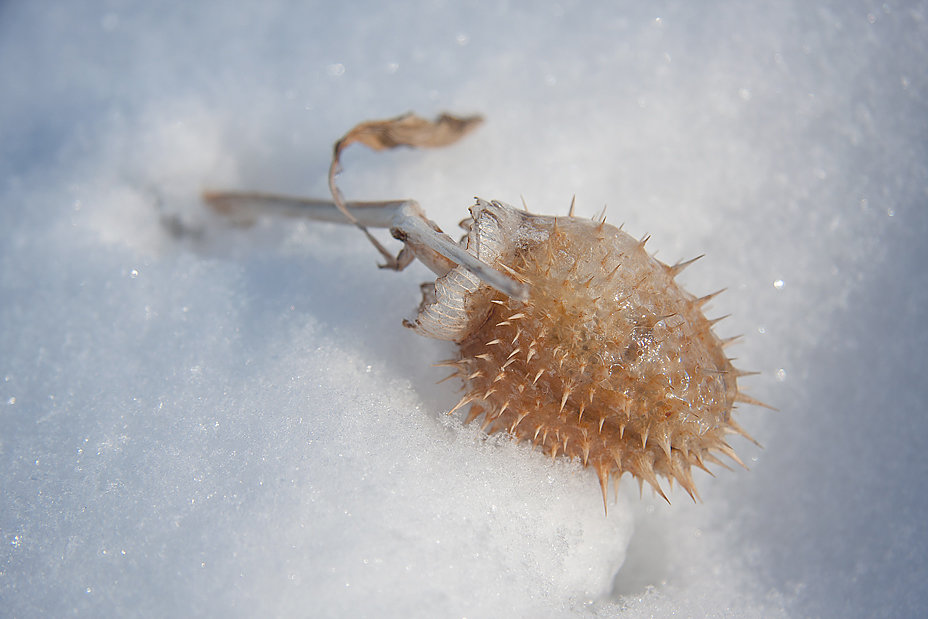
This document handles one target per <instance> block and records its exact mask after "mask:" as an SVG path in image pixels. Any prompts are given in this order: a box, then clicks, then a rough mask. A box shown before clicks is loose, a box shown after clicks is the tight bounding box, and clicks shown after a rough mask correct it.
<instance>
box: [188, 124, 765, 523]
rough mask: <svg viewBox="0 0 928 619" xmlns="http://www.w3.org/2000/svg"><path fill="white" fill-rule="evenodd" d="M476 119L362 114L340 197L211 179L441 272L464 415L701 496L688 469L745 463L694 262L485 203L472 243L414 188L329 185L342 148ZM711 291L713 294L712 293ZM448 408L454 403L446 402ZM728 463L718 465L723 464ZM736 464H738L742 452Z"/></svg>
mask: <svg viewBox="0 0 928 619" xmlns="http://www.w3.org/2000/svg"><path fill="white" fill-rule="evenodd" d="M480 122H481V119H480V117H468V118H458V117H454V116H449V115H442V116H440V117H439V118H437V119H436V120H435V121H427V120H425V119H422V118H419V117H417V116H415V115H411V114H410V115H403V116H399V117H397V118H393V119H387V120H381V121H370V122H365V123H361V124H359V125H357V126H356V127H355V128H353V129H352V130H351V131H349V132H348V133H347V134H345V136H344V137H343V138H342V139H341V140H339V141H338V142H337V143H336V145H335V150H334V157H333V159H332V165H331V167H330V170H329V188H330V190H331V192H332V198H333V202H328V201H325V200H317V199H311V198H310V199H305V198H293V197H288V196H278V195H272V194H261V193H254V192H244V193H242V192H207V193H205V194H204V199H205V200H206V202H207V203H208V204H210V206H212V207H213V208H214V209H215V210H216V211H218V212H220V213H223V214H224V215H226V216H228V217H230V219H231V220H232V221H234V222H238V223H247V222H250V221H252V220H253V219H254V218H255V217H256V216H259V215H260V214H268V213H270V214H277V215H280V216H286V217H305V218H308V219H313V220H321V221H337V222H342V223H351V224H353V225H355V226H357V227H358V228H360V229H361V230H362V231H363V232H364V233H365V235H366V236H367V238H368V239H369V240H370V241H371V242H372V243H373V244H374V246H375V247H376V248H377V249H378V251H380V253H381V255H382V256H383V257H384V259H385V260H386V262H385V264H383V265H382V266H384V267H387V268H391V269H395V270H401V269H403V268H405V267H406V266H408V265H409V264H410V263H411V262H412V260H414V259H416V258H418V259H419V260H420V261H421V262H422V263H423V264H425V265H426V266H427V267H428V268H430V269H431V270H432V271H434V272H435V274H436V275H437V276H438V279H436V280H435V282H434V283H428V284H424V285H423V300H422V304H421V306H420V311H419V314H418V316H417V317H416V320H415V322H414V323H409V322H406V323H405V324H406V325H407V326H409V327H412V328H414V329H416V330H417V331H418V332H419V333H421V334H422V335H426V336H429V337H435V338H439V339H443V340H450V341H454V342H457V343H458V345H459V350H460V355H459V358H458V359H455V360H452V361H451V362H449V364H450V365H452V366H453V367H455V368H456V373H457V374H458V375H459V376H460V377H461V378H462V379H463V382H464V387H465V395H464V397H462V398H461V400H460V402H459V403H458V405H457V406H455V407H454V410H457V409H459V408H462V407H465V406H469V407H470V413H469V415H468V417H467V419H468V422H469V421H471V420H473V419H476V418H482V419H483V427H484V428H486V429H487V431H489V432H508V433H509V434H511V435H512V436H514V437H515V438H516V439H518V440H524V441H531V442H532V443H533V445H538V446H540V447H541V449H543V450H544V451H545V452H546V453H548V454H550V455H551V456H552V457H557V456H559V455H566V456H568V457H571V458H577V459H579V460H580V461H581V462H582V463H583V464H584V466H590V467H593V468H594V469H595V470H596V472H597V474H598V475H599V481H600V485H601V487H602V492H603V504H604V506H605V505H606V491H607V486H608V484H609V481H610V479H611V480H615V482H616V483H618V479H619V478H620V477H621V476H622V475H623V474H624V473H629V474H631V475H632V476H633V477H635V478H637V479H638V483H639V485H642V484H643V483H644V482H647V483H648V484H649V485H651V486H652V487H653V488H654V490H655V491H656V492H657V493H658V494H660V495H661V496H663V497H664V498H665V499H666V498H667V497H666V496H665V495H664V492H663V491H662V490H661V487H660V484H659V482H658V476H662V477H665V478H667V479H668V480H669V481H670V482H671V484H672V483H673V481H674V480H676V481H678V482H679V483H680V484H681V485H682V486H683V487H684V488H685V489H686V491H687V492H688V493H689V494H690V496H692V497H693V498H696V488H695V486H694V485H693V478H692V474H691V472H692V468H693V467H694V466H696V467H699V468H703V469H705V468H706V462H712V463H717V464H722V462H721V461H720V460H719V459H718V458H717V457H716V456H715V454H716V453H721V454H724V455H726V456H728V457H729V458H731V459H732V460H734V461H735V462H737V463H739V464H741V461H740V460H739V459H738V456H737V455H735V452H734V451H733V450H732V448H731V447H730V446H729V445H728V443H726V442H725V438H724V437H725V435H726V434H729V433H737V434H741V435H742V436H745V437H746V438H748V439H750V440H753V439H751V437H750V436H748V435H747V433H746V432H744V430H742V429H741V427H740V426H739V425H738V424H737V423H736V422H735V421H734V420H733V419H732V418H731V412H732V407H733V405H734V403H735V402H748V403H752V404H760V402H757V401H755V400H753V399H751V398H749V397H747V396H746V395H744V394H743V393H741V392H740V391H738V386H737V379H738V376H743V375H744V374H747V372H740V371H738V370H736V369H735V368H733V367H732V365H731V362H730V360H729V359H728V358H727V357H726V356H725V354H724V353H723V351H722V349H723V347H724V345H725V344H726V343H727V341H726V342H723V341H721V340H719V338H718V337H716V335H715V334H714V333H713V332H712V325H713V323H714V322H717V321H718V319H716V320H714V321H713V320H708V319H706V317H705V316H704V315H703V313H702V309H701V307H702V306H703V305H704V304H705V303H706V302H707V301H708V300H709V299H710V298H712V297H713V296H714V295H708V296H706V297H702V298H698V299H697V298H696V297H694V296H693V295H691V294H689V293H687V292H685V291H684V290H682V289H681V288H680V287H679V286H678V285H677V283H676V282H675V281H674V277H675V276H676V275H677V273H679V272H680V271H681V270H682V269H683V268H684V267H686V266H687V265H688V264H690V263H691V262H692V260H691V261H689V262H684V263H680V264H677V265H674V266H668V265H666V264H663V263H661V262H659V261H657V260H655V259H654V258H653V257H651V256H649V255H648V254H647V252H646V251H645V249H644V244H645V241H646V240H647V239H642V240H640V241H637V240H635V239H633V238H632V237H630V236H629V235H627V234H625V233H624V232H622V231H621V230H617V229H616V228H614V227H612V226H609V225H606V224H605V222H604V221H603V222H590V221H586V220H581V219H577V218H574V217H572V214H573V205H571V213H570V215H568V216H567V217H545V216H540V215H532V214H529V213H527V212H522V211H518V210H516V209H513V208H512V207H509V206H507V205H505V204H502V203H500V202H485V201H483V200H479V199H478V200H477V203H476V204H475V205H474V206H473V207H471V218H470V219H469V220H467V221H466V222H464V223H465V228H466V229H467V230H468V234H467V236H466V237H465V239H464V241H463V246H461V245H458V244H456V243H454V241H452V240H451V239H450V238H449V237H447V236H446V235H445V234H443V233H442V232H441V230H440V229H439V228H438V226H437V225H435V224H434V223H433V222H431V221H429V220H428V218H427V217H426V216H425V213H424V212H423V211H422V209H421V208H420V207H419V205H418V204H417V203H416V202H414V201H412V200H389V201H383V202H346V201H345V200H344V198H343V197H342V195H341V192H340V191H339V189H338V188H337V186H336V184H335V176H336V174H337V173H338V170H339V169H340V166H339V157H340V154H341V153H342V151H343V150H344V149H345V148H347V146H348V145H350V144H352V143H356V142H357V143H361V144H365V145H367V146H368V147H370V148H373V149H374V150H383V149H388V148H394V147H396V146H413V147H431V146H442V145H446V144H450V143H452V142H454V141H456V140H457V139H459V138H460V137H462V136H463V135H465V134H466V133H469V132H470V131H471V130H472V129H473V128H474V127H476V126H478V125H479V124H480ZM383 227H387V228H390V231H391V233H392V234H393V236H394V237H395V238H397V239H400V240H401V241H403V243H404V247H403V250H402V251H401V252H400V253H399V255H397V256H396V257H393V256H392V254H391V253H390V252H389V251H388V250H387V249H386V248H385V247H384V246H383V245H381V243H380V241H378V240H377V239H376V238H375V237H374V236H372V235H371V233H370V232H369V231H368V228H383ZM716 294H717V293H716ZM452 412H453V411H452ZM722 465H723V466H724V464H722ZM742 466H743V465H742Z"/></svg>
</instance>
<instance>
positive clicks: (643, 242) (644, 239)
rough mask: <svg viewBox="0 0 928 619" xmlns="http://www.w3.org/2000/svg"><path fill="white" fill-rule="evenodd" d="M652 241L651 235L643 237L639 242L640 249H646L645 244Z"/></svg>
mask: <svg viewBox="0 0 928 619" xmlns="http://www.w3.org/2000/svg"><path fill="white" fill-rule="evenodd" d="M650 239H651V235H650V234H645V235H644V236H643V237H641V239H640V240H639V241H638V249H644V246H645V244H646V243H647V242H648V241H649V240H650Z"/></svg>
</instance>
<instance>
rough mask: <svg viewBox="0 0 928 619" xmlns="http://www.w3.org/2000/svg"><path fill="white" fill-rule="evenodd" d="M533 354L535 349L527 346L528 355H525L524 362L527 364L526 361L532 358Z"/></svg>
mask: <svg viewBox="0 0 928 619" xmlns="http://www.w3.org/2000/svg"><path fill="white" fill-rule="evenodd" d="M534 356H535V349H534V348H529V349H528V355H526V356H525V364H526V365H528V362H529V361H531V360H532V357H534Z"/></svg>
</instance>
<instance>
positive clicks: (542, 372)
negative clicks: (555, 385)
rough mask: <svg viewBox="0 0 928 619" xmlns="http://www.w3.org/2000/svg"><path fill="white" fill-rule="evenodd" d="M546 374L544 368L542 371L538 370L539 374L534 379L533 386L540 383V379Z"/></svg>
mask: <svg viewBox="0 0 928 619" xmlns="http://www.w3.org/2000/svg"><path fill="white" fill-rule="evenodd" d="M544 372H545V369H544V368H541V369H540V370H538V373H537V374H535V378H534V379H532V385H534V384H535V383H537V382H538V379H539V378H541V375H542V374H544Z"/></svg>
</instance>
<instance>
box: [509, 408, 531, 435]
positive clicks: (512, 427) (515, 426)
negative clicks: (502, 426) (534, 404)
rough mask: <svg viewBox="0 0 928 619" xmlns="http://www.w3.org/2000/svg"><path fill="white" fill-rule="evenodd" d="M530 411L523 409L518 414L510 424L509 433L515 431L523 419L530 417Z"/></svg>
mask: <svg viewBox="0 0 928 619" xmlns="http://www.w3.org/2000/svg"><path fill="white" fill-rule="evenodd" d="M528 414H529V412H528V411H523V412H522V414H520V415H517V416H516V420H515V421H514V422H513V423H512V425H511V426H509V433H510V434H512V433H513V432H515V429H516V428H517V427H519V424H520V423H522V420H523V419H525V418H526V417H528Z"/></svg>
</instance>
